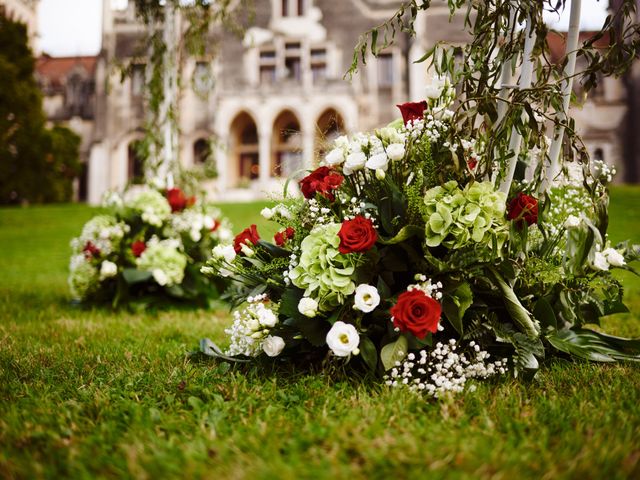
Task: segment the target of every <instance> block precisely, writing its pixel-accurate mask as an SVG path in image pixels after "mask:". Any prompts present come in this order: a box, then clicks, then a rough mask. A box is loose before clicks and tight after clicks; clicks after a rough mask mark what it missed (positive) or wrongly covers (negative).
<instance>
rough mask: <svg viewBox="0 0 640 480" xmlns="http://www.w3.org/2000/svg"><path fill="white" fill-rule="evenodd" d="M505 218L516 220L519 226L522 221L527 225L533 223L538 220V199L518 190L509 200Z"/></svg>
mask: <svg viewBox="0 0 640 480" xmlns="http://www.w3.org/2000/svg"><path fill="white" fill-rule="evenodd" d="M507 218H508V219H509V220H516V221H517V223H518V225H519V226H522V222H523V221H525V222H527V225H533V224H534V223H536V222H537V221H538V199H537V198H535V197H532V196H531V195H526V194H524V193H522V192H518V195H516V197H514V198H512V199H511V201H510V202H509V207H508V209H507Z"/></svg>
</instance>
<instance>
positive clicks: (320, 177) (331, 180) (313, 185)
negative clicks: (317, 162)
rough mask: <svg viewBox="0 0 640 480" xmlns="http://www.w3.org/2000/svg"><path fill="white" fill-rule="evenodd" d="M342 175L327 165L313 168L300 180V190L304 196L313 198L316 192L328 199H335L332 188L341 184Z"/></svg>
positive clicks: (334, 188)
mask: <svg viewBox="0 0 640 480" xmlns="http://www.w3.org/2000/svg"><path fill="white" fill-rule="evenodd" d="M343 181H344V177H343V176H342V175H340V174H339V173H337V172H336V171H335V170H333V169H332V168H329V167H320V168H317V169H315V170H314V171H313V172H311V173H310V174H309V175H307V176H306V177H304V178H303V179H302V180H300V190H301V191H302V194H303V195H304V198H307V199H309V198H314V197H315V196H316V193H319V194H320V195H322V196H323V197H325V198H327V199H328V200H330V201H333V200H335V195H334V194H333V190H336V189H338V188H339V187H340V185H342V182H343Z"/></svg>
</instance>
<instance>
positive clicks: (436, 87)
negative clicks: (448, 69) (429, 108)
mask: <svg viewBox="0 0 640 480" xmlns="http://www.w3.org/2000/svg"><path fill="white" fill-rule="evenodd" d="M446 84H447V78H446V77H440V76H438V75H436V76H434V77H433V78H432V79H431V83H430V84H428V85H427V86H426V87H425V89H424V94H425V96H426V97H427V98H432V99H437V98H440V96H441V95H442V91H443V90H444V87H445V86H446Z"/></svg>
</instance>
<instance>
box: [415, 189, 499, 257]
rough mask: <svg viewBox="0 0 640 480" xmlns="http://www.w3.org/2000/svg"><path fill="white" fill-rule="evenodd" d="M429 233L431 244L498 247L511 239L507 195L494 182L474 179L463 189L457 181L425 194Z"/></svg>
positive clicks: (452, 246)
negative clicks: (506, 216)
mask: <svg viewBox="0 0 640 480" xmlns="http://www.w3.org/2000/svg"><path fill="white" fill-rule="evenodd" d="M424 202H425V206H426V208H425V233H426V242H427V245H428V246H429V247H437V246H438V245H444V246H445V247H447V248H450V249H456V248H462V247H464V246H465V245H468V244H471V243H476V244H483V245H485V246H487V247H489V248H490V247H491V246H492V245H493V238H494V237H495V238H496V241H497V243H498V249H500V248H502V245H503V244H504V241H505V240H506V239H507V235H508V233H507V227H506V222H505V207H506V195H505V194H504V193H502V192H499V191H496V190H495V189H494V187H493V185H492V184H491V182H474V183H471V184H469V185H467V186H466V187H465V189H464V190H461V189H460V187H459V186H458V183H457V182H456V181H455V180H452V181H450V182H447V183H445V184H444V185H442V186H437V187H434V188H431V189H429V190H428V191H427V192H426V194H425V199H424Z"/></svg>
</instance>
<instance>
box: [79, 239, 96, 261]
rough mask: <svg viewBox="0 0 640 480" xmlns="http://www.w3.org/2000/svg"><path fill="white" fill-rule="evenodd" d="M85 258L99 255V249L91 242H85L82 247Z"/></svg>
mask: <svg viewBox="0 0 640 480" xmlns="http://www.w3.org/2000/svg"><path fill="white" fill-rule="evenodd" d="M82 251H83V252H84V256H85V258H87V259H89V258H97V257H98V255H100V249H99V248H98V247H96V246H95V245H94V244H93V243H92V242H87V243H86V244H85V245H84V248H83V249H82Z"/></svg>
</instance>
